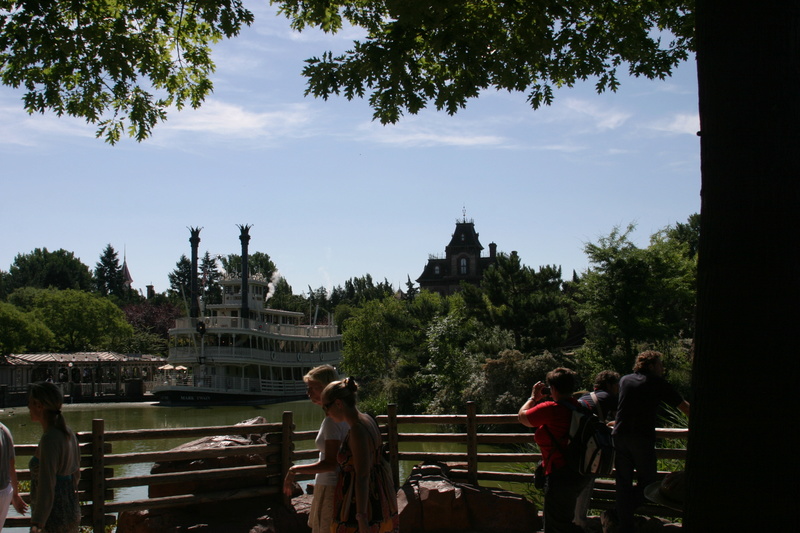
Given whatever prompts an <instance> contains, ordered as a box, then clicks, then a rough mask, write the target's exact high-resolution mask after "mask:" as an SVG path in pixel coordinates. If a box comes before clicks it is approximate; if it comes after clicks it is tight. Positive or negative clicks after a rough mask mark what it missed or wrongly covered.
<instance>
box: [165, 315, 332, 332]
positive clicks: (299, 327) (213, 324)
mask: <svg viewBox="0 0 800 533" xmlns="http://www.w3.org/2000/svg"><path fill="white" fill-rule="evenodd" d="M197 321H198V319H196V318H178V319H176V320H175V329H192V330H193V329H195V328H196V327H197ZM202 321H203V322H205V323H206V326H208V327H209V328H223V329H224V328H229V329H246V330H250V331H258V332H261V333H271V334H275V335H281V336H292V337H331V336H335V335H338V328H337V326H333V325H330V326H329V325H314V326H312V325H310V324H276V323H273V322H263V321H261V320H255V319H251V318H240V317H230V316H213V317H206V318H203V319H202ZM209 331H210V330H209ZM216 331H217V330H216V329H215V332H216Z"/></svg>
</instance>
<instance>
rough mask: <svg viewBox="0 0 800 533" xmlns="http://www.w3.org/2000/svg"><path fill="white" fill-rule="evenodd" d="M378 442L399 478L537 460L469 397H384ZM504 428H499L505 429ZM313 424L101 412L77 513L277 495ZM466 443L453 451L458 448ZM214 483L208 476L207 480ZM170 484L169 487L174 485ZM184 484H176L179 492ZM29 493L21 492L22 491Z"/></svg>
mask: <svg viewBox="0 0 800 533" xmlns="http://www.w3.org/2000/svg"><path fill="white" fill-rule="evenodd" d="M377 419H378V422H379V425H380V426H381V431H382V433H383V435H384V439H385V442H386V443H387V444H388V451H389V458H390V462H391V465H392V472H393V476H394V481H395V484H396V485H397V486H398V488H399V486H400V463H401V462H409V461H411V462H423V461H425V462H448V463H450V464H451V469H450V475H451V477H452V478H453V479H454V481H465V482H468V483H472V484H479V483H480V482H481V481H504V482H513V483H522V484H531V483H532V482H533V474H532V473H531V472H532V468H520V471H518V472H503V471H496V470H494V469H490V470H486V469H484V468H486V466H485V465H486V464H492V463H494V464H496V463H516V464H520V465H531V464H535V463H536V462H537V461H538V460H539V459H540V458H541V454H539V453H538V452H537V451H533V450H535V448H534V447H533V433H531V432H529V431H528V430H527V429H526V430H525V431H521V429H522V426H521V425H520V424H519V423H518V421H517V415H515V414H514V415H511V414H508V415H505V414H501V415H481V414H478V413H476V408H475V405H474V404H473V403H468V404H467V413H466V414H458V415H454V414H450V415H399V414H397V409H396V406H394V405H390V406H389V409H388V412H387V414H386V415H380V416H378V417H377ZM404 424H417V425H418V424H430V425H432V426H433V428H434V430H438V431H439V432H419V431H414V432H402V431H400V427H401V425H404ZM448 426H450V427H452V426H455V428H456V429H455V432H444V431H443V429H445V428H446V427H448ZM508 428H510V431H505V432H503V431H498V430H499V429H501V430H502V429H508ZM657 433H658V435H659V437H661V438H663V439H686V438H687V430H685V429H659V430H657ZM254 434H259V435H263V441H264V444H257V445H244V446H231V447H227V448H202V449H187V450H178V451H176V450H169V451H149V452H133V453H113V448H114V443H115V442H122V441H142V440H152V439H184V438H185V439H187V441H188V440H192V439H197V438H199V437H207V436H220V435H222V436H224V435H254ZM316 435H317V431H316V430H312V431H295V426H294V423H293V414H292V412H291V411H286V412H284V413H283V417H282V420H281V421H280V422H274V423H266V424H248V425H236V426H214V427H202V428H176V429H171V428H170V429H140V430H124V431H106V430H105V422H104V420H102V419H97V420H94V421H93V423H92V431H89V432H80V433H78V440H79V443H80V447H81V482H80V485H79V498H80V501H81V502H82V504H81V507H82V511H83V513H82V516H83V517H82V523H83V524H84V525H87V526H91V527H92V528H93V529H94V531H95V532H98V533H99V532H102V531H104V530H105V527H106V526H107V525H110V524H114V523H115V522H116V514H117V513H121V512H123V511H136V510H145V509H163V508H178V507H184V506H187V505H198V504H204V503H219V502H223V501H229V500H234V499H242V498H258V497H267V496H273V497H277V498H282V497H283V496H282V493H281V489H282V484H283V479H284V477H285V475H286V472H287V471H288V468H289V467H290V466H291V465H292V464H293V463H294V462H298V461H311V460H314V459H316V457H317V454H318V452H317V450H316V448H315V447H314V439H315V438H316ZM407 443H417V444H419V443H422V444H424V443H438V444H442V443H444V444H448V443H449V444H452V445H453V450H454V451H452V452H449V451H448V452H441V451H440V452H426V451H413V450H410V449H409V448H410V446H408V444H407ZM483 445H494V446H502V447H508V451H507V452H505V451H504V452H500V453H496V452H481V450H480V447H481V446H483ZM464 448H466V451H455V450H464ZM35 451H36V446H35V445H31V444H26V445H17V446H16V453H17V455H18V456H30V455H32V454H33V453H35ZM685 454H686V450H685V449H683V448H678V449H675V448H673V449H658V450H657V456H658V457H660V458H670V459H678V460H683V459H685ZM253 455H260V456H263V457H264V463H263V464H261V465H251V466H239V467H230V468H218V469H207V470H195V471H177V472H170V473H159V474H147V475H132V476H131V475H128V476H125V475H117V474H116V473H115V470H114V467H120V466H123V465H133V464H142V463H157V462H161V463H163V462H168V461H190V460H197V459H203V458H217V457H230V456H253ZM311 478H312V476H297V478H296V479H297V481H303V480H308V479H311ZM19 479H20V480H29V479H30V471H29V470H20V471H19ZM230 479H236V484H237V486H238V487H243V488H235V489H229V490H215V489H210V490H203V491H201V490H198V484H197V483H198V482H208V481H214V482H216V481H217V480H230ZM164 484H170V486H171V487H172V490H171V491H170V493H169V495H165V496H157V497H148V498H144V499H138V500H124V501H120V500H118V499H115V498H114V491H115V490H118V489H123V488H130V487H147V488H148V490H149V489H150V488H151V487H154V486H158V485H164ZM211 485H213V483H209V484H207V486H211ZM176 488H177V492H176V491H175V489H176ZM182 491H183V492H182ZM23 497H24V498H25V499H26V500H29V495H28V494H23ZM611 506H613V480H598V483H597V484H596V486H595V490H594V493H593V499H592V505H591V508H593V509H602V508H609V507H611ZM645 512H646V513H647V514H656V515H660V516H674V515H675V512H674V511H669V510H668V509H666V508H659V507H652V506H651V507H648V508H647V509H645ZM29 525H30V519H29V518H28V517H19V516H10V517H8V518H7V520H6V527H28V526H29Z"/></svg>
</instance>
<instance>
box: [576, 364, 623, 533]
mask: <svg viewBox="0 0 800 533" xmlns="http://www.w3.org/2000/svg"><path fill="white" fill-rule="evenodd" d="M593 389H594V390H593V391H592V392H589V393H586V394H584V395H583V396H581V397H580V398H578V403H579V404H581V405H582V406H583V407H584V408H585V409H586V410H588V411H591V412H593V413H594V414H596V415H597V418H599V419H600V420H601V421H603V422H605V423H607V424H609V425H613V424H614V417H615V416H616V413H617V395H618V394H619V374H618V373H617V372H614V371H613V370H603V371H602V372H600V373H599V374H597V375H596V376H595V378H594V387H593ZM592 490H594V478H589V481H588V482H587V483H586V486H585V487H584V488H583V490H582V491H581V493H580V494H579V495H578V500H577V501H576V503H575V518H574V520H573V522H574V523H575V524H576V525H578V526H579V527H580V528H581V529H583V530H584V531H587V530H588V528H589V524H588V522H587V520H586V514H587V512H588V510H589V502H590V501H591V499H592Z"/></svg>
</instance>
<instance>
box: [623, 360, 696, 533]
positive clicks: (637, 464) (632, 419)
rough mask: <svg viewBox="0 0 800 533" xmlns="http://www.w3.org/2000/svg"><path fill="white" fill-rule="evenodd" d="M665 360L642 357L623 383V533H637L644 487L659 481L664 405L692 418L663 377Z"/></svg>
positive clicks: (682, 401)
mask: <svg viewBox="0 0 800 533" xmlns="http://www.w3.org/2000/svg"><path fill="white" fill-rule="evenodd" d="M661 357H662V356H661V353H660V352H656V351H654V350H648V351H645V352H642V353H640V354H639V355H638V356H637V357H636V363H635V364H634V367H633V373H632V374H627V375H625V376H622V379H620V381H619V403H618V404H617V417H616V422H615V424H614V431H613V435H614V448H615V449H616V458H615V469H616V485H617V519H618V520H619V526H620V528H619V531H620V533H631V532H633V531H634V518H633V517H634V513H635V511H636V508H637V507H639V506H640V505H641V504H642V503H644V501H645V498H644V487H646V486H647V485H649V484H650V483H652V482H654V481H656V477H657V469H656V452H655V447H656V422H657V419H658V410H659V407H660V406H661V403H662V402H664V403H666V404H667V405H670V406H672V407H677V408H678V409H680V410H681V411H682V412H683V413H685V414H686V415H687V416H688V415H689V403H688V402H687V401H686V400H684V399H683V397H682V396H681V395H680V394H679V393H678V392H677V391H676V390H675V389H674V388H673V387H672V385H670V384H669V383H667V381H666V380H665V379H664V377H663V376H664V363H663V362H662V360H661ZM634 472H635V474H636V478H637V480H636V485H635V486H634V484H633V479H634Z"/></svg>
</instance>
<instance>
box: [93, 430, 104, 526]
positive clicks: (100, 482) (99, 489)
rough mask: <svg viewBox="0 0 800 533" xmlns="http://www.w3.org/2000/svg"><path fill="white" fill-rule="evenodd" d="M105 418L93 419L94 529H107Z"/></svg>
mask: <svg viewBox="0 0 800 533" xmlns="http://www.w3.org/2000/svg"><path fill="white" fill-rule="evenodd" d="M104 447H105V420H103V419H102V418H95V419H94V420H92V448H91V450H92V528H93V529H94V531H100V532H102V531H105V529H106V517H105V502H106V478H105V465H106V461H105V455H104V450H103V448H104Z"/></svg>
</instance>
